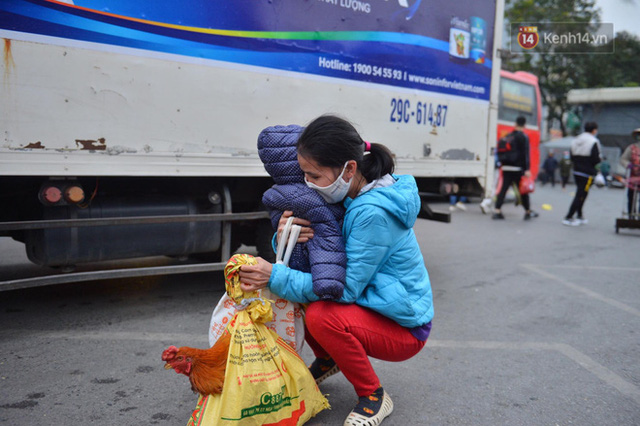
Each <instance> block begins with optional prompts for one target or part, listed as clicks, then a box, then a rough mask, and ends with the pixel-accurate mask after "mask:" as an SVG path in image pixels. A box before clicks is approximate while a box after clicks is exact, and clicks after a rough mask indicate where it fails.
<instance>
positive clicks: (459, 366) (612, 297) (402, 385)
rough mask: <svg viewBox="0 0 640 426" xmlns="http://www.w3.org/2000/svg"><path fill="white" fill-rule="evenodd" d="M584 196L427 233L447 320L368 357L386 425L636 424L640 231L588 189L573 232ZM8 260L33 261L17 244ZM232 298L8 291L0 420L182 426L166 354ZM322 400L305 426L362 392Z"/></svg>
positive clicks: (182, 402)
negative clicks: (406, 352) (418, 340)
mask: <svg viewBox="0 0 640 426" xmlns="http://www.w3.org/2000/svg"><path fill="white" fill-rule="evenodd" d="M573 190H574V187H573V186H570V187H568V188H567V190H566V191H563V190H562V189H561V188H560V187H559V185H556V187H555V188H551V187H549V186H546V187H539V188H537V190H536V192H535V193H534V194H533V195H532V205H533V208H534V209H535V210H537V211H538V212H539V213H540V217H538V218H536V219H533V220H531V221H524V220H523V213H524V212H523V210H522V208H521V207H516V206H514V205H513V204H507V205H505V206H504V208H503V212H504V215H505V216H506V219H505V220H503V221H494V220H491V218H490V216H487V215H483V214H482V213H481V211H480V209H479V207H478V204H477V202H476V203H471V204H468V205H467V208H468V209H467V211H455V212H453V218H452V223H449V224H445V223H437V222H431V221H424V220H419V221H418V222H417V224H416V226H415V232H416V235H417V237H418V240H419V242H420V245H421V247H422V251H423V255H424V258H425V262H426V264H427V267H428V270H429V273H430V277H431V281H432V287H433V291H434V298H435V309H436V317H435V319H434V322H433V324H434V325H433V330H432V334H431V336H430V339H429V341H428V342H427V345H426V346H425V348H424V349H423V350H422V351H421V352H420V353H419V354H418V355H416V356H415V357H414V358H412V359H410V360H408V361H405V362H401V363H390V362H383V361H379V360H372V362H373V364H374V366H375V367H376V371H377V372H378V375H379V377H380V380H381V382H382V384H383V385H384V387H385V389H386V390H387V392H388V393H389V394H390V395H391V398H392V399H393V401H394V404H395V410H394V412H393V414H392V415H391V416H390V417H389V418H388V419H387V420H386V421H385V422H384V423H383V424H384V425H496V424H499V425H637V424H640V365H639V360H640V351H639V349H640V338H639V336H638V329H639V328H640V327H639V326H640V297H639V296H640V288H639V286H640V279H639V278H640V256H639V249H640V231H637V230H620V233H619V234H616V233H615V229H614V224H615V219H616V217H619V216H620V212H621V210H622V206H623V197H624V194H623V191H622V190H619V189H598V188H594V189H592V192H591V193H590V195H589V198H588V199H587V202H586V204H585V209H584V212H585V216H586V217H587V218H588V219H589V224H588V225H586V226H580V227H567V226H563V225H562V224H561V219H562V217H563V215H564V214H565V213H566V211H567V209H568V207H569V204H570V202H571V197H572V192H573ZM476 201H477V200H476ZM543 204H547V205H548V206H550V207H551V210H545V209H543V207H542V205H543ZM432 207H433V208H434V209H436V210H446V209H447V208H448V206H447V204H446V203H434V204H433V205H432ZM0 240H2V239H0ZM0 254H2V256H1V258H0V259H11V260H12V261H15V260H16V259H17V260H20V256H21V255H20V254H16V251H15V245H14V244H13V243H12V242H7V241H3V242H2V244H0ZM2 262H4V261H0V274H4V273H7V274H8V272H7V271H9V269H7V268H6V266H5V265H3V264H2ZM21 267H22V268H27V266H24V265H22V266H21ZM222 286H223V280H222V274H221V273H210V274H192V275H183V276H166V277H149V278H138V279H128V280H117V281H116V280H111V281H100V282H90V283H79V284H73V285H59V286H54V287H43V288H34V289H26V290H17V291H9V292H3V293H0V324H1V325H0V327H1V328H0V384H1V386H0V423H5V424H7V425H69V424H88V423H92V424H98V425H134V424H136V425H138V424H141V425H146V424H160V425H163V424H166V425H183V424H186V422H187V419H188V417H189V415H190V414H191V412H192V410H193V409H194V408H195V403H196V396H195V395H194V394H193V393H192V392H191V390H190V388H189V385H188V382H187V380H186V378H185V377H183V376H178V375H176V374H175V373H173V372H172V371H165V370H164V369H163V363H162V361H161V360H160V354H161V352H162V350H163V349H165V348H166V347H167V346H169V345H172V344H173V345H176V346H181V345H188V346H195V347H205V346H206V343H207V327H208V324H209V318H210V315H211V310H212V309H213V307H214V306H215V304H216V302H217V300H218V299H219V297H220V296H221V294H222V291H223V287H222ZM302 355H303V358H304V359H305V360H306V361H309V362H310V361H311V359H312V355H311V353H310V351H309V349H308V348H307V347H305V349H303V352H302ZM321 390H322V391H323V392H324V393H326V394H328V399H329V402H330V403H331V405H332V409H331V410H326V411H324V412H322V413H320V414H319V415H318V416H317V417H315V418H314V419H312V420H311V421H310V422H308V423H307V424H309V425H341V424H342V422H343V421H344V418H345V417H346V415H347V414H348V413H349V411H350V410H351V408H352V407H353V406H354V404H355V403H356V402H357V397H356V395H355V393H354V392H353V389H352V387H351V385H350V384H349V383H348V382H347V381H346V379H345V378H344V377H343V376H342V375H340V374H339V375H336V376H334V377H331V378H329V379H328V380H326V381H325V382H324V383H323V384H321Z"/></svg>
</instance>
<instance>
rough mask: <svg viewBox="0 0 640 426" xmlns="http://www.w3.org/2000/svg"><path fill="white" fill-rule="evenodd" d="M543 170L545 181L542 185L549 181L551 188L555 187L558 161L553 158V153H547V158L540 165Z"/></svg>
mask: <svg viewBox="0 0 640 426" xmlns="http://www.w3.org/2000/svg"><path fill="white" fill-rule="evenodd" d="M542 168H543V169H544V173H545V179H544V181H543V183H542V184H543V185H544V184H546V183H549V181H551V186H554V187H555V186H556V169H557V168H558V160H556V159H555V158H554V157H553V151H551V152H549V156H548V157H547V159H546V160H544V163H543V164H542Z"/></svg>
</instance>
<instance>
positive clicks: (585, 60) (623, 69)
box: [578, 31, 640, 87]
mask: <svg viewBox="0 0 640 426" xmlns="http://www.w3.org/2000/svg"><path fill="white" fill-rule="evenodd" d="M612 44H613V46H612ZM608 46H609V49H611V48H612V47H613V49H611V50H614V53H613V54H598V55H579V56H580V58H578V63H579V65H580V68H581V69H582V70H583V72H582V74H583V76H582V77H583V81H582V84H583V85H584V87H625V86H627V87H637V86H640V39H639V38H638V37H637V36H635V35H633V34H630V33H628V32H625V31H622V32H619V33H618V34H616V37H615V39H614V40H613V41H612V42H611V43H609V44H608Z"/></svg>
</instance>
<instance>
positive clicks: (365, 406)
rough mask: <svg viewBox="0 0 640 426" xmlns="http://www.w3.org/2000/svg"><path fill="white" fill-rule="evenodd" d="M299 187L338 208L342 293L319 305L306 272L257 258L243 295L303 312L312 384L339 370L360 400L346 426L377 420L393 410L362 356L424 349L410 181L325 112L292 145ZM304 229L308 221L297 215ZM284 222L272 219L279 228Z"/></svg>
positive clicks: (426, 292) (388, 357)
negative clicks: (260, 293) (258, 292)
mask: <svg viewBox="0 0 640 426" xmlns="http://www.w3.org/2000/svg"><path fill="white" fill-rule="evenodd" d="M297 154H298V162H299V164H300V168H301V169H302V171H303V172H304V177H305V181H306V183H307V185H308V186H309V187H310V188H313V189H315V190H316V191H317V192H318V193H319V194H320V195H321V196H322V197H323V198H324V199H325V200H326V201H327V202H328V203H332V204H342V205H344V207H345V208H346V213H345V217H344V224H343V227H342V234H343V237H344V241H345V246H346V254H347V276H346V282H345V288H344V292H343V294H342V297H340V299H338V300H337V301H329V300H319V298H318V296H317V295H316V294H315V293H314V291H313V282H312V276H311V274H309V273H304V272H301V271H297V270H294V269H291V268H287V267H284V266H283V265H279V264H276V265H272V264H271V263H269V262H267V261H265V260H263V259H258V265H255V266H248V265H246V266H243V267H242V269H241V271H240V280H241V282H242V283H243V284H242V288H243V289H244V290H245V291H249V290H255V289H259V288H264V287H266V286H268V287H269V288H270V290H271V291H272V292H274V293H275V294H277V295H279V296H280V297H283V298H285V299H287V300H291V301H294V302H299V303H310V304H309V306H308V308H307V311H306V326H307V333H306V334H305V338H306V340H307V342H308V343H309V346H310V347H311V348H312V350H313V352H314V354H315V356H316V360H315V361H314V362H313V364H312V365H311V367H310V369H311V372H312V374H313V375H314V377H315V378H316V382H317V383H320V382H321V381H323V380H325V379H326V378H327V377H329V376H331V375H333V374H336V373H337V372H339V371H342V373H343V374H344V375H345V377H346V378H347V379H348V380H349V381H350V382H351V384H352V385H353V386H354V389H355V391H356V394H357V395H358V397H359V401H358V403H357V405H356V406H355V408H354V409H353V410H352V411H351V413H350V414H349V415H348V416H347V418H346V420H345V422H344V424H345V425H364V424H366V425H369V426H375V425H378V424H380V423H381V422H382V421H383V420H384V419H385V418H386V417H387V416H388V415H389V414H391V412H392V410H393V402H392V401H391V398H390V397H389V394H388V393H387V392H386V391H385V390H384V389H383V387H382V385H381V383H380V380H379V378H378V376H377V375H376V373H375V371H374V369H373V366H372V365H371V362H370V360H369V358H368V357H374V358H378V359H382V360H385V361H403V360H406V359H409V358H411V357H413V356H414V355H416V354H417V353H418V352H419V351H420V350H421V349H422V348H423V347H424V345H425V343H426V341H427V338H428V336H429V333H430V330H431V320H432V318H433V297H432V292H431V284H430V280H429V274H428V273H427V269H426V267H425V264H424V260H423V257H422V253H421V252H420V247H419V246H418V242H417V239H416V236H415V234H414V233H413V225H414V223H415V221H416V218H417V216H418V213H419V211H420V208H421V201H420V197H419V195H418V188H417V185H416V182H415V179H414V178H413V177H412V176H407V175H394V174H393V170H394V161H393V156H392V154H391V152H390V151H389V150H388V149H387V148H386V147H385V146H383V145H381V144H376V143H369V142H365V141H363V140H362V138H361V137H360V135H359V134H358V132H357V131H356V130H355V128H354V127H353V126H352V125H351V124H350V123H349V122H348V121H346V120H344V119H342V118H339V117H336V116H331V115H326V116H321V117H319V118H317V119H315V120H314V121H313V122H311V123H310V124H309V125H308V126H307V127H306V129H305V130H304V132H303V133H302V135H301V136H300V138H299V140H298V143H297ZM295 222H296V223H298V224H300V225H302V226H304V227H305V228H306V230H305V229H304V228H303V231H305V232H307V233H308V232H310V229H311V228H312V224H311V223H310V222H309V221H307V220H304V219H301V218H296V219H295ZM284 223H285V220H284V219H281V220H280V222H279V225H278V230H279V231H281V230H282V228H283V226H284Z"/></svg>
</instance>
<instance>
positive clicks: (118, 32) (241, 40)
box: [0, 0, 495, 100]
mask: <svg viewBox="0 0 640 426" xmlns="http://www.w3.org/2000/svg"><path fill="white" fill-rule="evenodd" d="M494 14H495V2H494V1H492V0H459V1H456V2H441V1H435V0H429V1H427V0H306V1H303V0H269V1H267V0H262V1H258V0H234V1H223V0H219V1H211V0H182V1H180V2H176V1H172V0H154V1H152V2H147V1H130V0H75V1H70V0H69V1H64V2H63V1H47V0H40V1H38V0H3V1H2V2H1V3H0V28H1V29H2V30H10V31H17V32H22V33H29V34H36V35H45V36H52V37H58V38H63V39H72V40H79V41H86V42H93V43H101V44H108V45H112V46H122V47H129V48H136V49H145V50H150V51H155V52H164V53H171V54H178V55H186V56H191V57H196V58H203V59H212V60H219V61H226V62H232V63H238V64H246V65H253V66H259V67H267V68H271V69H277V70H285V71H293V72H301V73H307V74H313V75H320V76H327V77H335V78H341V79H346V80H352V81H362V82H370V83H378V84H385V85H390V86H395V87H404V88H412V89H419V90H426V91H431V92H437V93H446V94H453V95H458V96H464V97H468V98H475V99H482V100H488V99H489V92H490V90H489V86H490V81H491V65H492V62H491V59H492V58H491V52H492V51H493V45H492V44H493V31H494Z"/></svg>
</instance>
